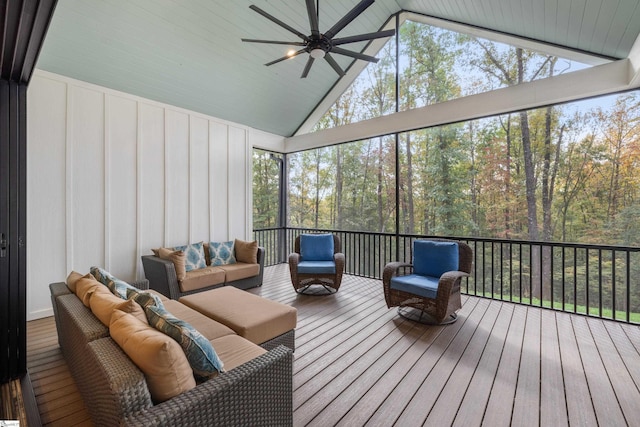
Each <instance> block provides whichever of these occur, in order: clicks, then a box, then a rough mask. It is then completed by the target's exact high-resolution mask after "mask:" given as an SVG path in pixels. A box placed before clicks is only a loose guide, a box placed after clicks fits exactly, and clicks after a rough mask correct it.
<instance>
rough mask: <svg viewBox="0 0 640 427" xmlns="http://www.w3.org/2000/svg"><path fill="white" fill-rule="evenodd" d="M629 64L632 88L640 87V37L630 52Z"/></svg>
mask: <svg viewBox="0 0 640 427" xmlns="http://www.w3.org/2000/svg"><path fill="white" fill-rule="evenodd" d="M629 64H630V70H631V71H630V74H631V76H630V78H629V82H630V83H629V85H630V86H634V87H635V86H638V87H640V35H639V36H638V38H637V39H636V41H635V43H634V44H633V47H632V48H631V51H630V52H629Z"/></svg>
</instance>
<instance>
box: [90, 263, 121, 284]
mask: <svg viewBox="0 0 640 427" xmlns="http://www.w3.org/2000/svg"><path fill="white" fill-rule="evenodd" d="M89 272H90V273H91V275H92V276H93V277H95V278H96V280H97V281H98V282H100V283H102V284H103V285H105V286H109V282H110V281H112V280H114V279H115V277H113V276H112V275H111V273H109V272H108V271H107V270H105V269H103V268H100V267H91V268H90V269H89Z"/></svg>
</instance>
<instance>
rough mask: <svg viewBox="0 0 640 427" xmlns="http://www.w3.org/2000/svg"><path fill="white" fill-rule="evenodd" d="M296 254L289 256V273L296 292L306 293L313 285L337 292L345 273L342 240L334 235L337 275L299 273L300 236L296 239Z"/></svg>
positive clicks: (334, 257)
mask: <svg viewBox="0 0 640 427" xmlns="http://www.w3.org/2000/svg"><path fill="white" fill-rule="evenodd" d="M294 250H295V252H292V253H291V254H290V255H289V271H290V272H291V283H292V284H293V288H294V289H295V290H296V292H299V293H304V292H305V291H306V290H307V289H308V288H309V287H310V286H312V285H321V286H324V287H325V288H331V289H332V290H333V291H332V292H336V291H337V290H338V289H340V284H341V283H342V273H343V272H344V254H343V253H342V244H341V243H340V238H339V237H338V236H336V235H335V234H334V235H333V252H334V255H333V259H334V261H335V263H336V272H335V274H302V273H298V263H299V262H300V236H298V237H296V241H295V247H294Z"/></svg>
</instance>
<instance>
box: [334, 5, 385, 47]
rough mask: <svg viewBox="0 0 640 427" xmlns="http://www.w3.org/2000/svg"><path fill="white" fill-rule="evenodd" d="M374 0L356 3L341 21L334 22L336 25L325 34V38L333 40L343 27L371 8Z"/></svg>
mask: <svg viewBox="0 0 640 427" xmlns="http://www.w3.org/2000/svg"><path fill="white" fill-rule="evenodd" d="M374 1H375V0H362V1H361V2H360V3H358V4H357V5H356V6H355V7H354V8H353V9H351V10H350V11H349V13H347V14H346V15H345V16H343V17H342V19H341V20H339V21H338V22H336V24H335V25H334V26H333V27H331V28H330V29H329V31H327V32H325V33H324V35H325V37H327V38H330V39H331V38H333V36H335V35H336V34H338V33H339V32H340V30H342V29H343V28H344V27H346V26H347V25H348V24H349V23H350V22H351V21H353V20H354V19H356V18H357V17H358V15H360V14H361V13H362V12H364V11H365V9H366V8H368V7H369V6H371V5H372V4H373V3H374Z"/></svg>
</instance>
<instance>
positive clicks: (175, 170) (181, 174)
mask: <svg viewBox="0 0 640 427" xmlns="http://www.w3.org/2000/svg"><path fill="white" fill-rule="evenodd" d="M164 120H165V132H166V133H165V137H166V140H165V156H166V157H165V159H166V161H165V188H166V193H165V197H166V199H165V211H166V218H167V221H166V222H165V230H166V236H167V238H166V241H165V245H166V246H177V245H186V244H187V243H190V242H189V116H188V115H187V114H184V113H181V112H177V111H173V110H169V109H166V110H165V116H164Z"/></svg>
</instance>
